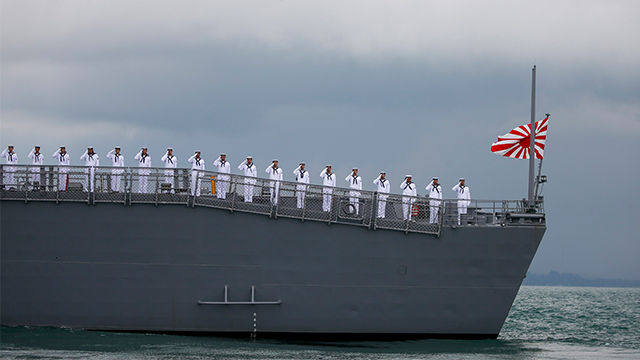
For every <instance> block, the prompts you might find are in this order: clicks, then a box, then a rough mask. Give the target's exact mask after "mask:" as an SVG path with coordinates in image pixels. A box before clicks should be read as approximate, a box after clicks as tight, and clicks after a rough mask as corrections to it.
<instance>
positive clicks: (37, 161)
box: [27, 145, 44, 190]
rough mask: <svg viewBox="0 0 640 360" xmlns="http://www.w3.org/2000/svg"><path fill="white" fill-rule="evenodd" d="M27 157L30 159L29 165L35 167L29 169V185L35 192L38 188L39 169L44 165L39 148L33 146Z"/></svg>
mask: <svg viewBox="0 0 640 360" xmlns="http://www.w3.org/2000/svg"><path fill="white" fill-rule="evenodd" d="M27 157H28V158H29V159H31V165H35V166H33V167H31V184H32V185H33V188H34V190H35V189H37V188H38V187H39V186H40V168H41V167H42V165H44V156H42V154H41V153H40V146H39V145H36V146H34V147H33V149H32V150H31V152H30V153H29V155H27Z"/></svg>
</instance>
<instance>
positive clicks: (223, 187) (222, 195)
mask: <svg viewBox="0 0 640 360" xmlns="http://www.w3.org/2000/svg"><path fill="white" fill-rule="evenodd" d="M213 166H215V167H217V168H218V173H219V174H221V175H218V178H217V179H216V196H217V197H218V199H226V197H227V189H228V188H229V180H230V176H229V175H222V174H229V173H231V164H230V163H229V162H228V161H226V160H224V161H223V160H222V159H221V158H220V157H218V158H217V159H216V161H214V162H213Z"/></svg>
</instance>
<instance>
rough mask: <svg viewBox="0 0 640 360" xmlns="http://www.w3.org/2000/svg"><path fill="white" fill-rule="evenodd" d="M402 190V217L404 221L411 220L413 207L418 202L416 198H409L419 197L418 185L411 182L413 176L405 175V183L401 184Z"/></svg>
mask: <svg viewBox="0 0 640 360" xmlns="http://www.w3.org/2000/svg"><path fill="white" fill-rule="evenodd" d="M400 189H402V195H405V196H404V197H402V215H403V219H404V220H411V205H413V203H414V202H416V199H415V198H412V197H409V196H418V189H417V187H416V184H415V183H414V182H412V181H411V175H405V176H404V181H403V182H402V183H401V184H400Z"/></svg>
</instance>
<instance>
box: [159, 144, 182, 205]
mask: <svg viewBox="0 0 640 360" xmlns="http://www.w3.org/2000/svg"><path fill="white" fill-rule="evenodd" d="M160 161H162V162H163V163H164V168H165V169H175V168H177V167H178V157H177V156H174V155H173V154H171V155H169V151H167V152H166V153H164V155H163V156H162V157H161V158H160ZM174 175H175V170H165V171H164V183H165V184H169V185H171V193H172V194H173V193H174V191H175V190H174V188H175V185H176V184H175V177H174Z"/></svg>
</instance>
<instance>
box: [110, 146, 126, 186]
mask: <svg viewBox="0 0 640 360" xmlns="http://www.w3.org/2000/svg"><path fill="white" fill-rule="evenodd" d="M120 151H121V149H120V146H116V147H115V148H113V150H111V151H109V152H108V153H107V158H109V159H111V166H113V169H111V191H114V192H120V183H121V181H122V174H124V169H123V167H124V155H122V154H121V153H120Z"/></svg>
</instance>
